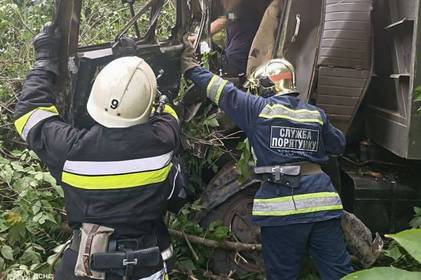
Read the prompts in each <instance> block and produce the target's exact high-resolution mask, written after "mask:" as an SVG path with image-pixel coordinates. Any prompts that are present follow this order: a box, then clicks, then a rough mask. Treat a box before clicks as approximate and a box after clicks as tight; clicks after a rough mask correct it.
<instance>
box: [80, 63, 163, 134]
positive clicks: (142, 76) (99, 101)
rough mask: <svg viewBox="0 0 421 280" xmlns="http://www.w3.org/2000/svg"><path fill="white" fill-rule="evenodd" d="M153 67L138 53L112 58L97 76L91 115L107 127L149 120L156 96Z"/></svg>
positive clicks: (89, 110)
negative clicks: (136, 54)
mask: <svg viewBox="0 0 421 280" xmlns="http://www.w3.org/2000/svg"><path fill="white" fill-rule="evenodd" d="M156 88H157V84H156V78H155V74H154V72H153V70H152V69H151V67H150V66H149V65H148V64H147V63H146V62H145V61H144V60H143V59H141V58H139V57H137V56H128V57H122V58H118V59H116V60H114V61H111V62H110V63H109V64H107V66H105V67H104V69H102V70H101V72H100V73H99V74H98V76H97V77H96V79H95V82H94V84H93V86H92V90H91V94H90V96H89V99H88V104H87V109H88V113H89V115H90V116H91V117H92V118H93V119H94V120H95V121H96V122H97V123H99V124H102V125H103V126H105V127H130V126H133V125H136V124H141V123H145V122H147V121H148V120H149V116H150V114H151V110H152V105H153V103H154V100H155V96H156Z"/></svg>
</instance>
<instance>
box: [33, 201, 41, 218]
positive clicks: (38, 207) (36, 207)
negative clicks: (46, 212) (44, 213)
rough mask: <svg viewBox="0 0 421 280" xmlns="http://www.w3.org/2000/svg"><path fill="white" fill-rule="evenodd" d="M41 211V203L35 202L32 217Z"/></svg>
mask: <svg viewBox="0 0 421 280" xmlns="http://www.w3.org/2000/svg"><path fill="white" fill-rule="evenodd" d="M40 210H41V202H40V201H37V202H35V205H34V206H32V212H33V214H34V215H36V214H38V212H39V211H40Z"/></svg>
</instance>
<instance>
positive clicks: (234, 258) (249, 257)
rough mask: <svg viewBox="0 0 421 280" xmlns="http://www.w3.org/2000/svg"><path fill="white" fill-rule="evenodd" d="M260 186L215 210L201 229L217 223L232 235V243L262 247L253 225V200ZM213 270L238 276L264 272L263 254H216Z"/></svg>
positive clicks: (202, 222) (218, 251)
mask: <svg viewBox="0 0 421 280" xmlns="http://www.w3.org/2000/svg"><path fill="white" fill-rule="evenodd" d="M256 189H257V186H251V187H249V188H247V189H246V190H243V191H241V192H239V193H237V194H235V195H234V196H232V197H231V198H230V199H228V200H227V201H226V202H224V203H223V204H222V205H220V206H218V207H217V208H215V209H213V210H212V211H211V212H210V213H209V214H208V215H207V216H206V217H205V218H203V219H202V221H201V225H202V226H203V227H204V228H207V227H208V226H209V224H210V223H211V222H213V221H221V222H222V223H223V224H224V225H225V226H226V227H228V228H229V229H230V231H231V233H232V238H231V239H230V241H233V242H242V243H252V244H256V243H260V228H259V227H258V226H257V225H255V224H253V223H252V222H251V211H252V206H253V196H254V193H255V191H256ZM211 263H212V270H213V271H214V272H215V273H218V274H225V275H226V274H228V273H230V272H232V271H235V272H236V273H237V274H238V275H245V274H250V273H262V272H263V267H264V266H263V259H262V257H261V254H260V253H259V252H254V251H250V252H248V251H246V252H244V251H243V252H235V251H226V250H216V251H215V254H213V258H212V260H211Z"/></svg>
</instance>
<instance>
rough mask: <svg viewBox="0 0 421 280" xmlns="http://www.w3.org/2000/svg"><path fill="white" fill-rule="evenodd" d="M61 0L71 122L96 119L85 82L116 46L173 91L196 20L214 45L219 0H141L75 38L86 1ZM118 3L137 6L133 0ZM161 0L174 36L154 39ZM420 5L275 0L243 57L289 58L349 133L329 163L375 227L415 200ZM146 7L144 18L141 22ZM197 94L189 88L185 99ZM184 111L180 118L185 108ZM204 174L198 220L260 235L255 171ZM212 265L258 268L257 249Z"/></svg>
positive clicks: (403, 213)
mask: <svg viewBox="0 0 421 280" xmlns="http://www.w3.org/2000/svg"><path fill="white" fill-rule="evenodd" d="M56 2H57V21H58V24H59V25H60V26H61V28H62V30H63V33H64V36H63V37H64V38H63V47H62V54H61V65H62V68H61V73H62V75H63V77H66V78H65V79H63V80H62V81H61V83H60V84H59V85H58V90H59V92H60V109H61V112H62V114H63V115H65V117H66V118H67V119H68V120H69V121H70V122H72V123H73V124H74V125H76V126H80V127H89V126H90V125H91V124H92V120H90V118H89V116H88V115H87V112H86V102H87V99H88V96H89V92H90V88H91V86H92V82H93V80H94V77H95V75H96V73H97V72H98V70H99V69H101V67H103V66H104V65H105V64H106V63H108V62H109V61H111V60H113V59H114V58H115V57H116V55H121V54H124V53H128V54H133V52H134V53H135V54H136V55H138V56H140V57H142V58H144V59H145V60H146V61H147V62H148V63H149V64H150V65H151V66H152V68H153V69H154V71H155V73H156V74H157V75H158V73H161V76H162V77H161V78H160V79H159V81H158V83H159V88H160V91H161V92H165V94H167V95H169V97H170V99H173V98H175V97H176V96H177V94H178V89H179V86H180V77H181V75H180V68H179V62H180V56H181V52H182V50H183V45H182V37H183V35H184V34H185V33H186V32H193V31H195V32H197V34H198V37H199V40H198V42H197V43H196V48H200V42H206V44H208V45H209V46H210V48H211V49H213V43H212V41H211V38H210V35H209V33H210V31H209V30H210V29H209V26H210V22H211V21H212V20H213V19H214V18H215V17H216V16H217V14H216V11H215V2H218V1H217V0H191V1H186V0H171V1H170V0H150V1H138V2H140V3H137V5H136V7H135V8H136V9H134V8H133V9H132V14H131V17H129V18H128V19H127V24H126V25H125V26H124V28H122V30H121V32H120V33H118V34H113V36H112V37H111V38H110V40H109V41H107V42H103V43H101V44H92V45H89V44H88V45H87V46H80V45H81V42H78V40H79V27H80V26H79V25H80V19H81V16H80V15H81V11H82V12H83V9H84V8H86V7H84V6H83V3H82V1H80V0H66V1H64V0H62V1H56ZM123 2H127V3H128V5H130V6H132V5H133V2H135V1H123ZM165 5H169V6H170V7H171V9H173V12H174V13H175V15H176V16H175V20H174V22H173V26H172V27H171V32H170V35H169V36H167V38H158V36H157V30H158V28H159V24H160V23H161V21H160V17H162V16H165V13H163V12H162V11H163V7H166V6H165ZM137 7H139V9H137ZM420 8H421V7H420V2H419V1H417V0H406V1H399V0H376V1H374V0H283V1H282V0H273V2H272V3H271V4H270V5H269V7H268V8H267V10H266V13H265V15H264V17H263V19H262V22H261V25H260V27H259V30H258V32H257V33H256V36H255V38H254V41H253V44H252V47H251V51H250V56H249V60H248V66H247V74H250V73H251V71H253V70H254V69H255V68H256V67H257V66H258V65H260V64H261V63H263V62H265V61H267V60H269V59H271V58H274V57H285V58H287V59H288V60H289V61H291V62H292V63H293V64H294V65H295V67H296V70H297V87H298V89H299V91H300V92H301V95H300V98H302V99H303V100H309V101H310V102H311V103H313V104H316V105H317V106H319V107H321V108H323V109H324V110H325V111H326V112H327V114H328V115H329V117H330V119H331V121H332V123H333V124H334V125H335V126H337V127H338V128H340V129H341V130H342V131H343V132H344V133H345V134H346V136H347V139H348V146H347V150H346V153H345V155H343V156H342V157H339V158H333V159H331V160H330V162H329V163H328V164H327V165H326V166H324V170H325V171H326V172H327V173H328V174H329V175H330V176H331V177H332V179H333V181H334V185H335V186H336V187H337V189H338V191H339V193H340V195H341V198H342V201H343V204H344V207H345V209H346V210H348V211H349V212H353V213H355V215H356V216H358V217H359V218H360V219H361V220H362V221H363V222H364V223H365V224H366V225H367V226H368V227H369V228H370V229H371V230H372V231H377V232H380V233H386V232H396V231H398V230H401V229H404V228H405V227H407V226H408V222H409V220H410V218H411V217H412V215H413V207H414V206H418V207H421V186H419V183H418V182H420V181H421V174H420V172H419V170H421V116H420V114H419V112H417V110H418V108H419V107H421V104H420V103H419V102H418V103H417V101H416V92H417V87H418V86H421V73H420V70H419V68H418V64H419V63H420V62H421V22H420V21H419V20H420V18H421V17H420V15H421V14H420V13H421V9H420ZM141 18H143V20H146V21H147V22H148V24H147V26H146V28H143V29H142V30H139V29H140V28H139V26H137V21H139V20H140V19H141ZM129 33H130V34H129ZM128 34H129V35H133V36H131V37H134V38H135V40H136V47H135V50H133V49H130V48H128V47H127V45H126V44H125V41H124V37H125V35H128ZM419 46H420V48H418V47H419ZM211 60H212V58H211ZM219 66H220V65H218V60H217V59H214V61H211V70H214V71H218V67H219ZM212 68H214V69H212ZM227 78H231V77H227ZM193 90H194V89H193ZM420 91H421V90H420ZM193 95H194V94H192V95H189V94H188V93H187V94H186V97H185V99H186V98H188V97H190V96H193ZM184 105H185V108H186V111H188V112H191V111H195V112H196V111H197V110H187V109H188V107H194V106H196V107H197V106H198V105H197V101H196V100H193V99H192V100H185V101H184ZM199 107H200V105H199ZM187 115H188V114H187V113H186V116H185V118H184V119H185V120H189V119H191V116H190V117H189V116H187ZM211 175H212V178H211V179H210V180H208V185H207V187H206V188H205V191H204V192H203V195H202V203H203V206H204V207H203V208H204V209H205V210H203V211H202V212H201V213H200V216H199V217H198V219H199V220H200V222H201V223H202V224H203V225H205V226H206V225H207V224H209V223H210V222H211V221H213V220H216V219H218V220H222V222H223V223H224V224H225V225H226V226H227V227H228V228H229V229H230V230H231V231H232V235H233V237H234V238H235V241H238V242H244V243H259V230H258V228H257V227H256V226H254V225H253V224H251V222H250V219H249V217H250V213H251V206H252V198H253V194H254V191H255V190H256V188H257V187H258V185H259V183H260V182H259V181H258V180H256V179H253V178H250V179H248V180H246V181H240V180H238V177H239V173H238V171H237V170H236V168H235V162H233V161H228V162H224V163H223V166H221V168H220V171H219V172H217V173H216V174H211ZM214 267H215V268H217V271H218V270H219V271H218V272H227V271H230V270H234V269H235V270H237V271H245V272H253V271H260V270H261V269H262V261H261V259H260V257H259V256H258V254H256V253H254V252H249V253H248V252H242V253H241V254H240V253H238V252H237V253H235V252H234V253H233V252H222V251H221V252H217V253H216V254H215V259H214Z"/></svg>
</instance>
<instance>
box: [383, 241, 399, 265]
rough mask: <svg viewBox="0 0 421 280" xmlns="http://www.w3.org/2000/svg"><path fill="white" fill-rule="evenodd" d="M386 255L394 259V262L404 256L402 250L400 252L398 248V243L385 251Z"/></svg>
mask: <svg viewBox="0 0 421 280" xmlns="http://www.w3.org/2000/svg"><path fill="white" fill-rule="evenodd" d="M384 254H385V255H386V256H388V257H389V258H392V259H393V260H394V261H397V260H399V259H400V258H401V257H402V256H403V254H402V252H401V250H399V246H397V244H396V243H395V244H394V246H391V248H390V249H389V250H385V251H384Z"/></svg>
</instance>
